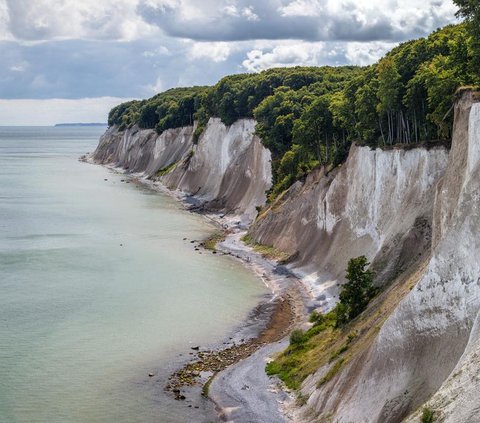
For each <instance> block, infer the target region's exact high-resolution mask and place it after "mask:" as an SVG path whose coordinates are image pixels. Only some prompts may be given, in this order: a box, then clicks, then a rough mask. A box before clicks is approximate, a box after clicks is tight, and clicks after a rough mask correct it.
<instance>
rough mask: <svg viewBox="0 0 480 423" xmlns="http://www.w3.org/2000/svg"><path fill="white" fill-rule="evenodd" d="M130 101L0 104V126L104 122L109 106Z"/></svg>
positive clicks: (104, 99) (63, 100)
mask: <svg viewBox="0 0 480 423" xmlns="http://www.w3.org/2000/svg"><path fill="white" fill-rule="evenodd" d="M127 100H130V99H124V98H116V97H100V98H84V99H80V100H65V99H49V100H0V126H4V125H11V126H17V125H18V126H24V125H25V126H26V125H32V126H43V125H55V124H56V123H66V122H106V121H107V117H108V112H109V111H110V109H111V108H112V107H113V106H116V105H117V104H119V103H122V102H124V101H127Z"/></svg>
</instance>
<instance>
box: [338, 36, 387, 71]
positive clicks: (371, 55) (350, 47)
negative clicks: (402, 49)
mask: <svg viewBox="0 0 480 423" xmlns="http://www.w3.org/2000/svg"><path fill="white" fill-rule="evenodd" d="M395 45H396V44H395V43H382V42H372V43H347V44H346V46H345V57H346V58H347V60H348V62H350V63H352V64H355V65H360V66H365V65H370V64H372V63H374V62H376V61H378V60H379V59H380V58H381V57H382V56H384V55H385V53H387V52H388V51H389V50H391V49H392V48H393V47H395Z"/></svg>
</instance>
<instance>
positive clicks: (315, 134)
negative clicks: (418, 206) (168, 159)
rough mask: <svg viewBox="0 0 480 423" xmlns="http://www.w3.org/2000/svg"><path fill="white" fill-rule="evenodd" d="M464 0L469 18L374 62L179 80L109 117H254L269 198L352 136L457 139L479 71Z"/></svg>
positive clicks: (141, 122)
mask: <svg viewBox="0 0 480 423" xmlns="http://www.w3.org/2000/svg"><path fill="white" fill-rule="evenodd" d="M462 1H463V2H464V3H465V5H464V6H462V5H461V4H460V3H462ZM457 3H458V4H459V6H460V11H459V16H462V17H464V18H466V19H465V22H464V23H462V24H458V25H449V26H447V27H445V28H442V29H439V30H437V31H435V32H434V33H432V34H431V35H430V36H429V37H427V38H420V39H417V40H412V41H408V42H405V43H402V44H400V45H399V46H397V47H396V48H394V49H393V50H391V51H390V52H389V53H387V54H386V55H385V56H384V57H383V58H381V59H380V60H379V61H378V62H377V63H375V64H374V65H371V66H367V67H355V66H342V67H293V68H274V69H269V70H266V71H264V72H261V73H253V74H252V73H251V74H236V75H231V76H227V77H225V78H223V79H221V80H220V81H219V82H218V83H217V84H216V85H214V86H212V87H191V88H174V89H171V90H168V91H165V92H163V93H160V94H158V95H156V96H154V97H152V98H151V99H148V100H143V101H131V102H128V103H124V104H121V105H119V106H117V107H115V108H114V109H112V111H111V112H110V114H109V121H108V123H109V125H119V126H120V128H121V129H125V128H127V127H130V126H132V125H135V124H136V125H138V126H139V127H140V128H151V129H156V130H157V132H158V133H161V132H162V131H164V130H166V129H169V128H176V127H180V126H185V125H192V124H193V122H194V121H197V122H198V127H197V131H196V137H197V138H198V137H199V136H200V135H201V133H202V131H203V129H204V128H205V125H206V123H207V122H208V119H209V118H210V117H212V116H215V117H220V118H221V119H222V121H223V122H224V123H225V124H226V125H231V124H232V123H233V122H235V121H236V120H237V119H240V118H254V119H255V120H256V121H257V126H256V132H257V134H258V135H259V137H260V138H261V139H262V142H263V143H264V145H265V146H266V147H267V148H269V149H270V151H271V152H272V167H273V175H274V186H273V188H272V190H271V192H270V197H269V198H270V199H273V198H275V197H276V196H278V195H279V194H280V193H281V192H283V191H284V190H285V189H287V188H288V187H289V186H290V185H291V184H292V183H294V182H295V181H296V180H301V179H303V178H305V176H306V175H307V174H308V173H309V172H310V171H311V170H312V169H314V168H315V167H317V166H320V165H324V166H326V167H327V169H331V168H333V167H335V166H337V165H339V164H340V163H342V162H343V161H344V160H345V158H346V156H347V153H348V150H349V147H350V145H351V144H352V143H353V142H355V143H357V144H360V145H368V146H370V147H372V148H378V147H379V148H390V147H391V146H394V145H399V146H402V145H403V146H406V145H418V144H429V143H438V142H444V143H445V144H447V145H448V142H449V140H450V138H451V131H452V123H453V102H454V94H455V92H456V90H457V89H458V88H459V87H461V86H467V85H475V84H478V83H479V79H480V47H479V44H480V42H479V34H478V28H479V27H480V25H479V22H478V10H477V9H478V5H477V6H475V3H472V2H470V1H468V0H459V1H458V2H457ZM472 8H473V9H472Z"/></svg>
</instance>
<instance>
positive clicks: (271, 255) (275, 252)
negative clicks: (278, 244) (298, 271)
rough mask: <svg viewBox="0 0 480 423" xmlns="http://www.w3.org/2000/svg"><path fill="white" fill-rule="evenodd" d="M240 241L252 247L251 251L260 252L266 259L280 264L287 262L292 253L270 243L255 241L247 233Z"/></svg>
mask: <svg viewBox="0 0 480 423" xmlns="http://www.w3.org/2000/svg"><path fill="white" fill-rule="evenodd" d="M242 241H243V242H244V243H245V244H247V245H249V246H250V247H252V248H253V251H255V252H256V253H258V254H260V255H261V256H262V257H264V258H266V259H269V260H276V261H278V262H279V263H280V264H287V263H288V262H289V261H291V259H292V255H291V254H288V253H286V252H285V251H282V250H279V249H278V248H275V247H272V246H270V245H264V244H259V243H258V242H255V241H254V240H253V238H252V237H251V236H250V235H249V234H247V235H245V236H244V237H243V238H242Z"/></svg>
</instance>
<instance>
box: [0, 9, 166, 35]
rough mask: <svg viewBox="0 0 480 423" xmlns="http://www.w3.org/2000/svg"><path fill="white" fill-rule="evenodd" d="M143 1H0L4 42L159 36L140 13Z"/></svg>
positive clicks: (0, 27)
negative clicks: (7, 40) (137, 9)
mask: <svg viewBox="0 0 480 423" xmlns="http://www.w3.org/2000/svg"><path fill="white" fill-rule="evenodd" d="M138 1H139V0H102V1H98V0H81V1H79V0H0V37H1V38H0V39H3V40H5V39H11V38H15V39H19V40H26V41H29V40H32V41H45V40H53V39H99V40H102V39H110V40H111V39H115V40H123V41H129V40H134V39H138V38H142V37H146V36H152V35H154V34H156V33H158V31H159V29H158V27H155V26H152V25H149V24H147V23H146V22H145V21H144V20H143V18H142V17H141V16H140V15H138V14H137V13H136V8H137V5H138Z"/></svg>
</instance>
